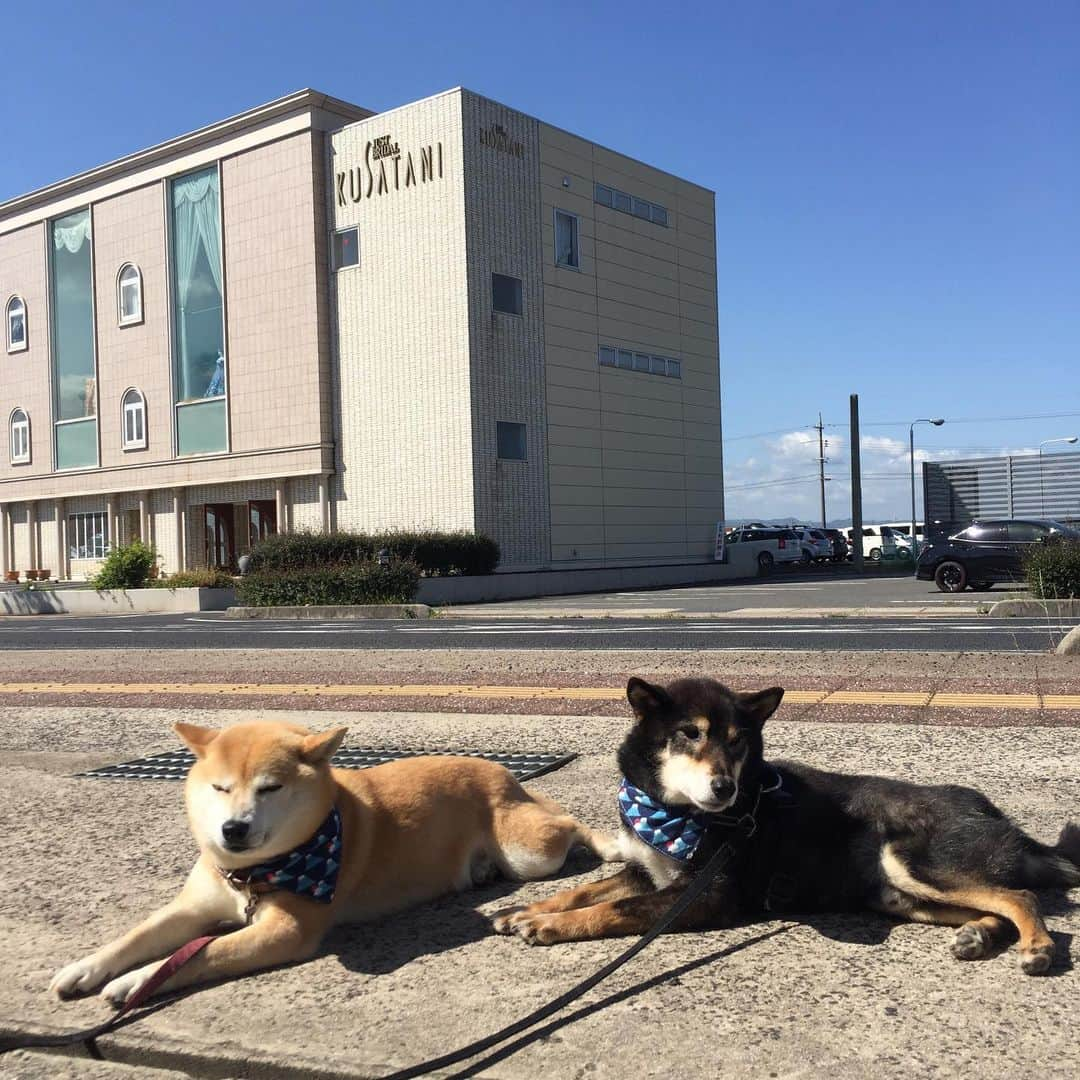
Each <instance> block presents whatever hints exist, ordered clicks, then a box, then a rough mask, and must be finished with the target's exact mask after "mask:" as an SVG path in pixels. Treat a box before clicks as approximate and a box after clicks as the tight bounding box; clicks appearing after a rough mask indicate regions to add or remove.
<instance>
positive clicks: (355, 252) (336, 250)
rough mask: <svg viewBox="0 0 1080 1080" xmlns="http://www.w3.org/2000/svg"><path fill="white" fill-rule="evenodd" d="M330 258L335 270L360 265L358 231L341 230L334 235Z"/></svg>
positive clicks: (353, 229) (354, 229) (355, 229)
mask: <svg viewBox="0 0 1080 1080" xmlns="http://www.w3.org/2000/svg"><path fill="white" fill-rule="evenodd" d="M332 257H333V261H334V269H335V270H344V269H345V268H346V267H349V266H359V265H360V230H359V229H357V228H352V229H341V230H339V231H338V232H336V233H334V240H333V251H332Z"/></svg>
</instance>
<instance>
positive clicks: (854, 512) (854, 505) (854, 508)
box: [849, 394, 863, 570]
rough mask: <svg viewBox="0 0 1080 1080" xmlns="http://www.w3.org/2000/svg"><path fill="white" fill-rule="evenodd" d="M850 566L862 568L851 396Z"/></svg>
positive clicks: (855, 408) (854, 398)
mask: <svg viewBox="0 0 1080 1080" xmlns="http://www.w3.org/2000/svg"><path fill="white" fill-rule="evenodd" d="M849 430H850V431H851V535H852V537H853V539H852V541H851V564H852V566H854V567H855V569H856V570H862V568H863V535H862V463H861V462H860V460H859V395H858V394H852V395H851V427H850V429H849Z"/></svg>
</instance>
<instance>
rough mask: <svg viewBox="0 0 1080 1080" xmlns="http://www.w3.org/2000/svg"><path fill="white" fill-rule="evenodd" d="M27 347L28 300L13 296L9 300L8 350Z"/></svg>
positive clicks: (20, 349) (20, 350)
mask: <svg viewBox="0 0 1080 1080" xmlns="http://www.w3.org/2000/svg"><path fill="white" fill-rule="evenodd" d="M25 348H26V302H25V301H24V300H23V298H22V297H21V296H13V297H12V298H11V299H10V300H9V301H8V302H7V351H8V352H22V351H23V350H24V349H25Z"/></svg>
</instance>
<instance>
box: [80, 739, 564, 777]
mask: <svg viewBox="0 0 1080 1080" xmlns="http://www.w3.org/2000/svg"><path fill="white" fill-rule="evenodd" d="M450 756H452V757H473V758H483V759H484V760H485V761H496V762H498V763H499V764H500V765H503V766H505V767H506V768H507V769H509V770H510V771H511V772H512V773H513V774H514V776H516V777H517V778H518V779H519V780H533V779H535V778H536V777H537V776H543V775H544V774H545V773H549V772H553V771H554V770H555V769H561V768H562V767H563V766H564V765H566V764H567V763H568V762H570V761H573V760H574V758H575V757H577V754H482V753H480V752H479V751H478V750H427V749H422V750H398V749H391V750H381V749H375V748H374V747H370V746H361V747H345V748H343V749H341V750H339V751H338V752H337V753H336V754H335V755H334V758H333V760H332V761H331V765H333V766H334V767H335V768H338V769H370V768H371V767H372V766H373V765H382V764H384V763H385V762H387V761H400V760H401V759H402V758H410V757H450ZM194 762H195V755H194V754H192V753H191V752H190V751H189V750H168V751H166V752H165V753H164V754H154V755H153V756H152V757H144V758H137V759H136V760H135V761H125V762H122V763H121V764H119V765H103V766H102V767H101V768H100V769H91V770H90V771H89V772H81V773H76V774H75V775H76V776H81V777H88V778H91V779H94V780H183V779H184V777H185V776H187V771H188V769H190V768H191V766H192V765H193V764H194Z"/></svg>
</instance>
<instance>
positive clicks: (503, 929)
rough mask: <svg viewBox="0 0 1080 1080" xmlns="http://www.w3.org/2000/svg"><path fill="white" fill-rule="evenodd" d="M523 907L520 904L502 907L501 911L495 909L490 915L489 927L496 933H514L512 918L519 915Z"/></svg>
mask: <svg viewBox="0 0 1080 1080" xmlns="http://www.w3.org/2000/svg"><path fill="white" fill-rule="evenodd" d="M524 910H525V908H523V907H522V906H521V905H520V904H518V905H516V906H515V907H508V908H503V909H502V910H501V911H496V912H495V914H494V915H492V916H491V928H492V930H494V931H495V933H496V934H512V933H514V918H515V916H517V915H520V914H521V913H522V912H523V911H524Z"/></svg>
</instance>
